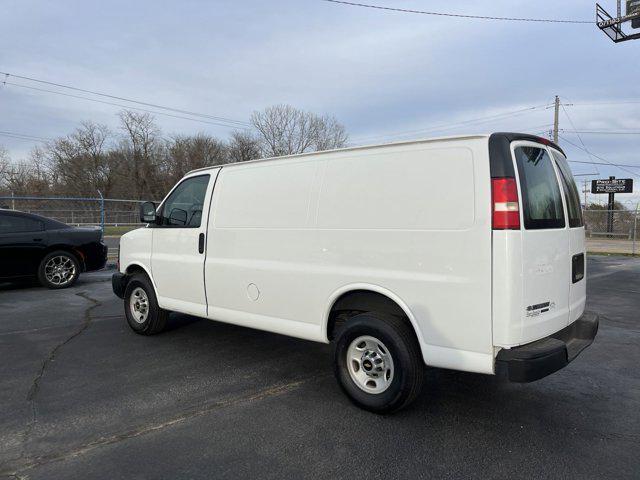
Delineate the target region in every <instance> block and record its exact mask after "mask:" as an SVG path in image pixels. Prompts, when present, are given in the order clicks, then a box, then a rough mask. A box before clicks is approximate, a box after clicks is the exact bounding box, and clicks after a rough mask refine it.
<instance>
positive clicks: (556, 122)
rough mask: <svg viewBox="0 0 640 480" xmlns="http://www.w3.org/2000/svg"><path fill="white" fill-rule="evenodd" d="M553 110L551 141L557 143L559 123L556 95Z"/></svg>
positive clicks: (558, 99) (558, 98)
mask: <svg viewBox="0 0 640 480" xmlns="http://www.w3.org/2000/svg"><path fill="white" fill-rule="evenodd" d="M555 107H556V108H555V112H554V115H553V143H555V144H557V143H558V128H559V124H560V97H559V96H558V95H556V102H555Z"/></svg>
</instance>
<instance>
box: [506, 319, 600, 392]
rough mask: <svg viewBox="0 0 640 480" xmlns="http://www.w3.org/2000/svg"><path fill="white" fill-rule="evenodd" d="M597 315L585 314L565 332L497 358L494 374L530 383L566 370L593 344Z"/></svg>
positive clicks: (508, 351) (507, 351) (515, 349)
mask: <svg viewBox="0 0 640 480" xmlns="http://www.w3.org/2000/svg"><path fill="white" fill-rule="evenodd" d="M598 323H599V317H598V314H597V313H593V312H585V313H584V314H583V315H582V316H581V317H580V318H579V319H578V320H576V321H575V322H573V323H572V324H571V325H569V326H568V327H566V328H563V329H562V330H560V331H558V332H556V333H554V334H553V335H549V336H548V337H545V338H541V339H540V340H537V341H535V342H532V343H528V344H526V345H521V346H519V347H515V348H510V349H502V350H500V351H499V352H498V355H497V356H496V374H497V375H502V376H506V377H507V378H508V379H509V380H510V381H512V382H533V381H535V380H539V379H541V378H543V377H546V376H547V375H550V374H552V373H553V372H556V371H558V370H560V369H561V368H563V367H565V366H567V364H569V362H571V361H573V360H574V359H575V358H576V357H577V356H578V355H579V354H580V352H582V351H583V350H584V349H585V348H587V347H588V346H589V345H591V343H592V342H593V339H594V338H595V337H596V334H597V333H598Z"/></svg>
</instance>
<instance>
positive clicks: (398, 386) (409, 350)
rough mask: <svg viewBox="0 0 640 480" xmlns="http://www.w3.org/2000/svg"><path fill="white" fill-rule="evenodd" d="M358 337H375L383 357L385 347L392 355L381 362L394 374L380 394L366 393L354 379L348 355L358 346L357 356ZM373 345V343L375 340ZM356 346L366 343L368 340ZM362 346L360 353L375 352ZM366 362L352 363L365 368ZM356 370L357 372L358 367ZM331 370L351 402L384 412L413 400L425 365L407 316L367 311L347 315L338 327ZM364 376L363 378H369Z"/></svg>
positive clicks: (400, 407) (399, 407) (422, 377)
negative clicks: (349, 316) (352, 315)
mask: <svg viewBox="0 0 640 480" xmlns="http://www.w3.org/2000/svg"><path fill="white" fill-rule="evenodd" d="M360 338H363V339H365V338H366V339H369V338H370V339H373V340H377V341H378V343H377V345H378V347H381V348H380V352H381V354H382V357H385V355H384V351H385V350H388V354H389V355H390V356H391V362H389V361H388V360H387V361H386V362H384V361H383V362H382V365H384V366H385V369H388V368H390V367H391V370H392V372H393V373H392V376H390V380H389V383H388V384H387V385H388V386H387V387H386V389H385V390H383V391H381V392H380V393H370V392H367V391H365V390H364V388H367V386H366V385H363V386H360V385H358V383H356V380H354V376H356V377H357V373H354V367H353V365H354V363H353V361H352V360H350V359H349V358H348V355H350V352H356V350H353V348H356V349H357V352H356V355H360V354H359V353H358V352H359V351H360V350H359V349H358V344H355V342H356V340H358V339H360ZM368 341H369V340H366V341H365V342H368ZM373 344H374V345H375V344H376V342H373ZM359 345H367V343H360V344H359ZM362 348H364V350H363V355H364V354H365V353H367V352H369V353H371V354H372V355H374V356H375V355H376V349H375V348H373V349H372V350H369V349H368V347H366V346H364V347H362ZM350 349H351V350H350ZM374 358H375V357H374ZM378 358H380V357H378ZM375 361H376V362H377V361H378V360H377V359H376V360H375ZM365 362H366V360H364V361H363V362H358V361H356V362H355V365H360V367H361V368H363V369H364V368H365V366H366V365H367V364H366V363H365ZM350 363H351V365H352V367H350ZM370 365H371V363H369V366H370ZM374 366H375V365H374ZM355 369H357V370H358V371H359V372H360V368H355ZM334 371H335V375H336V379H337V380H338V383H339V384H340V387H341V388H342V390H343V391H344V392H345V393H346V394H347V396H348V397H349V398H350V399H351V401H352V402H353V403H354V404H356V405H357V406H359V407H361V408H363V409H365V410H369V411H371V412H375V413H380V414H383V413H391V412H395V411H398V410H400V409H402V408H404V407H406V406H407V405H409V404H410V403H411V402H413V401H414V400H415V399H416V397H417V396H418V395H419V393H420V391H421V389H422V383H423V381H424V373H425V365H424V361H423V359H422V354H421V351H420V346H419V344H418V339H417V338H416V335H415V332H414V331H413V328H412V327H411V324H410V323H409V322H408V321H407V319H406V318H401V317H397V316H394V315H384V314H380V313H376V312H367V313H361V314H359V315H356V316H354V317H352V318H350V319H349V320H348V321H347V322H346V323H345V324H344V326H343V327H342V328H341V330H340V332H339V334H338V338H337V341H336V342H335V345H334ZM362 373H366V372H364V370H362V372H360V375H361V376H362ZM363 378H364V379H365V380H366V379H367V378H370V377H363ZM374 380H376V381H374V382H371V383H372V384H374V385H377V384H378V382H377V380H378V379H374ZM360 383H362V380H360ZM365 383H368V382H365ZM383 383H384V382H383ZM382 388H384V387H382Z"/></svg>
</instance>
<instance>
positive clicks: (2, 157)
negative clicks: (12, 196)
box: [0, 145, 9, 190]
mask: <svg viewBox="0 0 640 480" xmlns="http://www.w3.org/2000/svg"><path fill="white" fill-rule="evenodd" d="M8 180H9V152H7V150H6V149H5V148H4V147H3V146H2V145H0V190H1V189H2V188H4V187H6V184H7V181H8Z"/></svg>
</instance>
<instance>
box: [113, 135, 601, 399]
mask: <svg viewBox="0 0 640 480" xmlns="http://www.w3.org/2000/svg"><path fill="white" fill-rule="evenodd" d="M141 216H142V220H143V221H144V222H148V225H147V227H146V228H142V229H138V230H134V231H132V232H130V233H127V234H126V235H124V236H123V237H122V239H121V241H120V254H119V272H118V273H116V274H114V276H113V290H114V292H115V293H116V294H117V295H118V296H119V297H121V298H123V299H124V308H125V313H126V318H127V321H128V323H129V325H130V326H131V328H132V329H133V330H134V331H136V332H138V333H141V334H145V335H149V334H154V333H158V332H160V331H161V330H162V329H163V327H164V326H165V323H166V321H167V316H168V313H169V312H170V311H173V312H180V313H185V314H190V315H196V316H199V317H203V318H209V319H211V320H216V321H220V322H228V323H233V324H237V325H243V326H247V327H251V328H257V329H262V330H268V331H270V332H276V333H281V334H284V335H290V336H294V337H299V338H303V339H307V340H315V341H318V342H334V343H335V360H334V361H335V373H336V376H337V379H338V381H339V383H340V385H341V387H342V388H343V390H344V391H345V392H346V394H347V395H348V396H349V397H350V398H351V399H352V400H353V401H354V402H355V403H356V404H358V405H359V406H361V407H363V408H366V409H369V410H372V411H375V412H390V411H393V410H397V409H399V408H401V407H403V406H405V405H407V404H408V403H409V402H411V401H412V400H413V399H414V398H415V397H416V395H417V394H418V392H419V391H420V387H421V384H422V380H423V377H424V370H425V366H430V367H443V368H449V369H456V370H464V371H468V372H478V373H485V374H501V375H504V376H506V378H508V379H509V380H511V381H518V382H527V381H532V380H537V379H539V378H542V377H544V376H546V375H548V374H550V373H552V372H554V371H556V370H558V369H560V368H562V367H564V366H565V365H566V364H567V363H569V362H570V361H571V360H573V359H574V358H575V357H576V356H577V355H578V354H579V353H580V352H581V351H582V350H583V349H584V348H586V347H587V346H588V345H590V344H591V342H592V341H593V339H594V337H595V335H596V332H597V329H598V318H597V316H596V315H595V314H590V313H584V307H585V283H586V282H585V250H584V227H583V222H582V216H581V209H580V203H579V197H578V191H577V189H576V186H575V184H574V181H573V177H572V175H571V171H570V170H569V166H568V164H567V160H566V158H565V155H564V153H563V152H562V150H561V149H560V148H559V147H558V146H557V145H554V144H552V143H550V142H549V141H547V140H545V139H542V138H539V137H533V136H530V135H522V134H512V133H495V134H492V135H474V136H466V137H456V138H443V139H435V140H423V141H413V142H403V143H394V144H388V145H379V146H371V147H356V148H346V149H342V150H334V151H329V152H321V153H311V154H304V155H294V156H290V157H283V158H272V159H265V160H257V161H252V162H246V163H240V164H231V165H224V166H222V167H211V168H205V169H201V170H197V171H193V172H191V173H189V174H188V175H187V176H185V178H184V179H182V180H181V181H180V182H179V183H178V184H177V185H176V186H175V187H174V188H173V189H172V190H171V192H169V194H168V195H167V197H166V198H165V199H164V201H163V202H162V203H161V204H160V206H159V207H157V208H156V206H155V205H154V204H151V203H148V204H144V205H143V206H142V209H141Z"/></svg>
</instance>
